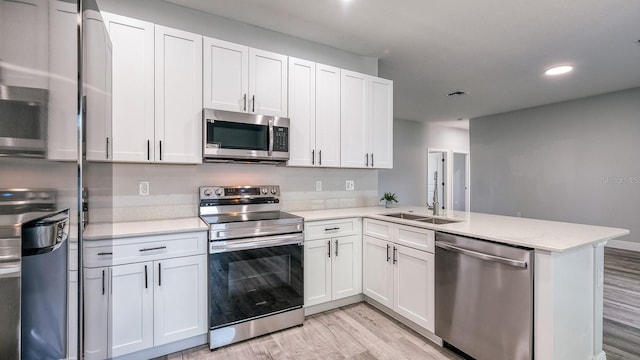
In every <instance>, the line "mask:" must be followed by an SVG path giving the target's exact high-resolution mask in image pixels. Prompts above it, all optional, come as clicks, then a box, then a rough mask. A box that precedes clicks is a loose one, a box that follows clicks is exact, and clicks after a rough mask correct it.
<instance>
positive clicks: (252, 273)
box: [209, 245, 303, 328]
mask: <svg viewBox="0 0 640 360" xmlns="http://www.w3.org/2000/svg"><path fill="white" fill-rule="evenodd" d="M302 279H303V274H302V246H301V245H283V246H275V247H270V248H263V249H252V250H243V251H234V252H228V253H220V254H211V255H209V293H210V297H209V317H210V319H209V320H210V322H209V326H210V327H211V328H216V327H221V326H224V325H228V324H231V323H235V322H239V321H243V320H247V319H250V318H254V317H257V316H262V315H267V314H270V313H274V312H278V311H282V310H286V309H290V308H294V307H300V306H302V304H303V283H302Z"/></svg>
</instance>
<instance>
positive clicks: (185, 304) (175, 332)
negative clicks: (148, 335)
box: [153, 255, 208, 346]
mask: <svg viewBox="0 0 640 360" xmlns="http://www.w3.org/2000/svg"><path fill="white" fill-rule="evenodd" d="M154 272H155V283H154V304H153V309H154V320H155V321H154V337H153V338H154V345H155V346H158V345H162V344H167V343H170V342H173V341H177V340H182V339H186V338H189V337H192V336H196V335H201V334H204V333H206V332H207V320H208V318H207V305H206V304H207V256H206V255H197V256H187V257H181V258H174V259H167V260H159V261H155V262H154Z"/></svg>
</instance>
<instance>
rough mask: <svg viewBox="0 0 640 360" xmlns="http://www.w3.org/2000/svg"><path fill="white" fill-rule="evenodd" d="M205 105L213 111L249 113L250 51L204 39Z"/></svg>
mask: <svg viewBox="0 0 640 360" xmlns="http://www.w3.org/2000/svg"><path fill="white" fill-rule="evenodd" d="M203 65H204V66H203V72H204V91H203V105H204V107H205V108H209V109H220V110H228V111H243V112H246V111H247V106H248V101H249V100H248V98H247V97H248V96H249V48H248V47H246V46H243V45H238V44H234V43H231V42H227V41H222V40H218V39H212V38H207V37H205V38H204V64H203Z"/></svg>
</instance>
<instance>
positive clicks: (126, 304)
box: [109, 261, 154, 357]
mask: <svg viewBox="0 0 640 360" xmlns="http://www.w3.org/2000/svg"><path fill="white" fill-rule="evenodd" d="M152 267H153V263H152V262H150V261H149V262H145V263H136V264H127V265H118V266H113V267H111V309H110V310H111V313H110V320H111V322H110V324H111V329H110V331H109V335H110V339H111V356H113V357H116V356H120V355H124V354H128V353H131V352H134V351H139V350H143V349H147V348H150V347H152V346H153V326H154V325H153V283H154V278H153V268H152Z"/></svg>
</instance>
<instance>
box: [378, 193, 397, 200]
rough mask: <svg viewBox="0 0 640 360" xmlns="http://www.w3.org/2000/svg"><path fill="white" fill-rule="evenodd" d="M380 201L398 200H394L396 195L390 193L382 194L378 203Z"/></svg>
mask: <svg viewBox="0 0 640 360" xmlns="http://www.w3.org/2000/svg"><path fill="white" fill-rule="evenodd" d="M382 200H385V201H393V202H398V199H397V198H396V193H390V192H386V193H384V195H382V197H381V198H380V201H382Z"/></svg>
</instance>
